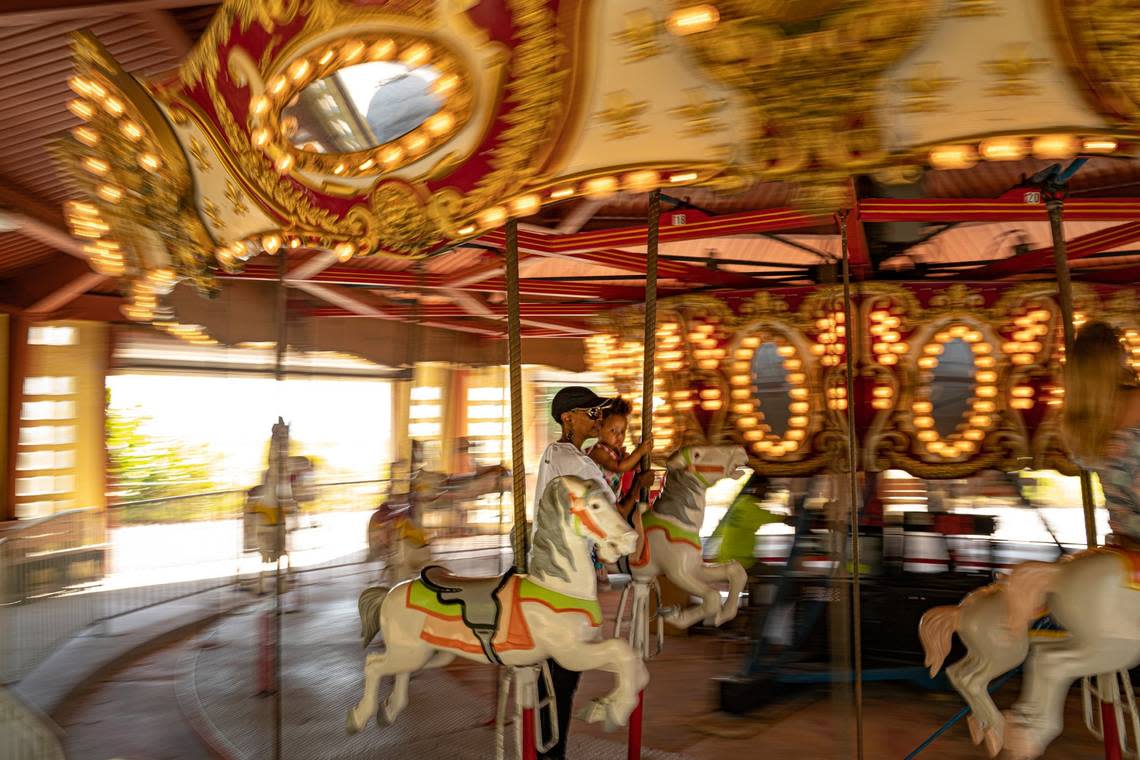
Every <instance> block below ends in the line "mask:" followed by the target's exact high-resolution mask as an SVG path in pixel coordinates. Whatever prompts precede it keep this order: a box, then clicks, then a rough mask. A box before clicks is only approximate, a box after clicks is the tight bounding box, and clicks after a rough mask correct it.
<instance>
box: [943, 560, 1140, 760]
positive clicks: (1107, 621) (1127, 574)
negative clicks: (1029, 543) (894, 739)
mask: <svg viewBox="0 0 1140 760" xmlns="http://www.w3.org/2000/svg"><path fill="white" fill-rule="evenodd" d="M1138 592H1140V555H1137V554H1134V553H1130V552H1126V551H1123V550H1119V549H1115V548H1107V549H1092V550H1089V551H1085V552H1081V553H1080V554H1076V555H1073V556H1071V557H1066V558H1063V559H1062V560H1060V561H1058V562H1054V563H1049V562H1024V563H1022V564H1020V565H1018V566H1017V567H1016V568H1014V570H1013V572H1012V573H1011V575H1010V577H1009V580H1008V581H1005V582H1003V583H1000V584H996V589H994V588H991V589H989V590H986V589H983V590H981V591H979V592H974V594H971V595H970V596H968V597H967V598H966V599H965V600H963V602H962V604H961V605H960V606H959V608H957V616H956V617H957V619H956V620H955V616H954V615H952V614H951V613H948V612H945V610H946V609H951V610H952V609H954V608H935V609H934V610H931V611H929V612H927V614H926V616H924V617H923V621H922V623H920V632H921V631H922V629H923V628H924V627H925V628H927V635H923V644H924V646H926V648H927V659H928V664H930V666H931V670H932V672H937V667H936V665H940V664H941V660H942V659H943V658H945V656H946V651H948V650H949V638H950V633H951V632H952V631H953V630H955V629H957V630H958V632H959V635H962V633H963V631H966V635H965V636H963V641H964V642H965V643H966V645H967V647H968V648H969V655H968V656H967V658H966V659H965V660H963V663H964V662H966V660H971V661H972V664H971V665H969V666H966V665H963V667H961V668H958V669H957V670H955V671H954V672H955V673H956V675H952V676H951V680H952V681H953V682H954V684H955V686H956V687H957V688H958V689H959V691H960V692H962V695H963V697H965V698H966V700H967V702H968V703H970V706H971V708H973V709H975V710H976V717H977V721H976V724H972V725H971V729H970V730H971V734H972V735H974V737H975V741H977V737H978V735H979V732H980V733H981V734H982V735H983V736H984V738H985V740H986V748H987V749H988V750H989V752H990V754H991V755H996V754H997V753H998V752H999V751H1000V750H1001V749H1002V748H1004V749H1005V750H1006V752H1007V753H1008V756H1009V757H1010V758H1012V759H1013V760H1033V758H1037V757H1040V756H1041V754H1042V753H1044V752H1045V749H1046V748H1047V747H1048V746H1049V743H1050V742H1052V741H1053V740H1054V739H1055V738H1057V736H1058V735H1059V734H1060V733H1061V728H1062V725H1063V719H1064V714H1063V713H1064V707H1065V696H1066V694H1067V693H1068V691H1069V687H1070V686H1071V685H1072V683H1073V681H1075V680H1076V679H1077V678H1080V677H1082V676H1094V675H1100V674H1108V673H1115V672H1117V671H1125V670H1129V669H1131V668H1133V667H1135V666H1136V665H1137V664H1138V663H1140V593H1138ZM1047 602H1048V604H1047ZM1046 612H1048V614H1049V615H1050V617H1051V618H1052V619H1053V620H1054V621H1055V622H1056V623H1057V624H1058V625H1059V626H1061V627H1062V628H1063V629H1064V630H1065V632H1066V633H1067V635H1065V636H1063V637H1059V638H1051V639H1047V640H1043V641H1035V642H1033V645H1032V647H1030V643H1029V624H1030V623H1031V622H1032V621H1033V620H1035V619H1037V618H1039V617H1041V616H1042V615H1044V614H1045V613H1046ZM928 618H929V622H928ZM935 631H937V635H935ZM928 640H932V641H937V642H938V643H937V644H935V645H934V647H933V649H932V648H931V646H930V645H929V644H927V641H928ZM1027 651H1028V652H1029V656H1028V660H1026V662H1025V678H1024V682H1023V683H1024V685H1023V687H1022V692H1021V698H1020V699H1019V700H1018V702H1017V704H1016V705H1015V706H1014V708H1013V710H1012V711H1009V712H1007V713H1005V714H1004V715H1001V714H999V713H998V712H997V709H996V707H994V705H993V702H992V700H990V699H989V698H988V696H987V697H985V699H982V698H981V696H980V695H981V694H984V692H985V684H986V683H987V682H988V679H989V678H992V677H994V675H996V674H997V673H1000V672H1003V671H1005V670H1009V669H1011V668H1013V667H1015V666H1016V665H1017V664H1018V663H1020V662H1021V661H1022V659H1024V658H1025V653H1026V652H1027ZM932 654H933V657H932V656H931V655H932ZM957 667H958V666H957V664H956V665H954V666H951V668H950V669H948V670H947V672H948V673H950V672H951V670H954V669H955V668H957ZM955 679H957V680H955ZM958 681H961V682H962V684H963V685H962V686H959V684H958Z"/></svg>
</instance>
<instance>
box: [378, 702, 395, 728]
mask: <svg viewBox="0 0 1140 760" xmlns="http://www.w3.org/2000/svg"><path fill="white" fill-rule="evenodd" d="M390 725H392V719H391V718H389V717H388V711H387V710H385V709H384V706H383V705H381V706H380V709H379V710H377V711H376V727H377V728H386V727H387V726H390Z"/></svg>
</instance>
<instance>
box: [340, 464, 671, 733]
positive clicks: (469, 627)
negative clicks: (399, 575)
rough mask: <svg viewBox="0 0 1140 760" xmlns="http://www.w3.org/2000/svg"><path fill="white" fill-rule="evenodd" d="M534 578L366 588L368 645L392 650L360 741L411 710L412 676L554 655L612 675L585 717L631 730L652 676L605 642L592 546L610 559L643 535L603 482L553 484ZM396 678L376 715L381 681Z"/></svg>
mask: <svg viewBox="0 0 1140 760" xmlns="http://www.w3.org/2000/svg"><path fill="white" fill-rule="evenodd" d="M534 522H535V524H534V541H533V548H532V551H531V558H530V565H529V574H528V575H517V574H515V573H513V571H508V572H507V573H506V574H505V575H503V576H501V577H491V578H474V579H470V578H456V577H454V576H451V575H449V574H447V572H446V571H445V570H444V569H443V568H441V567H431V568H428V569H426V570H424V571H423V573H422V574H421V577H420V578H418V579H415V580H410V581H404V582H402V583H399V584H397V585H396V586H395V587H394V588H392V589H391V590H389V589H387V588H384V587H375V588H369V589H366V590H365V591H364V592H363V593H362V594H361V595H360V600H359V607H360V622H361V626H362V631H361V634H362V637H363V639H364V644H365V646H367V645H368V642H370V641H371V640H372V639H373V637H375V636H376V634H377V633H379V632H381V631H383V635H384V644H385V651H384V652H382V653H373V654H369V655H367V657H366V658H365V664H364V695H363V697H362V698H361V700H360V702H359V703H357V705H356V707H355V708H353V709H352V710H350V711H349V713H348V721H347V728H348V731H349V732H350V733H355V732H356V731H359V730H360V729H361V728H363V727H364V725H365V723H366V722H367V721H368V718H369V716H371V715H372V714H373V713H374V712H376V717H377V722H379V723H383V722H391V721H393V720H395V718H396V716H397V715H399V714H400V712H401V711H402V710H403V709H404V708H405V707H406V706H407V703H408V683H409V680H410V678H411V674H412V673H413V672H415V671H418V670H423V669H426V668H438V667H442V666H444V665H446V664H448V663H449V662H451V661H452V660H453V659H455V657H456V656H461V657H466V658H467V659H470V660H474V661H476V662H492V663H496V664H502V665H506V666H508V667H512V668H523V667H528V666H534V665H538V664H540V663H542V662H543V661H545V660H546V659H548V658H550V657H553V658H554V659H555V660H556V661H557V662H558V663H559V664H560V665H562V666H563V667H564V668H568V669H570V670H578V671H582V670H607V671H610V672H612V673H614V675H615V685H614V689H613V691H611V692H610V693H609V694H608V695H606V696H605V697H603V698H601V699H599V700H595V701H594V703H592V704H591V706H590V707H589V708H587V710H586V711H585V716H584V717H585V718H586V720H588V721H590V722H601V721H605V723H606V725H607V727H612V726H618V725H625V724H626V722H627V721H628V719H629V715H630V713H631V712H633V709H634V707H636V706H637V695H638V692H639V691H640V690H641V689H643V688H644V687H645V685H646V683H648V681H649V673H648V672H647V671H646V669H645V666H644V665H643V664H642V663H641V660H640V659H638V658H637V657H636V656H635V655H634V653H633V650H632V649H630V647H629V645H628V644H626V643H625V642H624V641H618V640H615V639H603V640H599V634H600V633H601V624H602V615H601V607H600V605H599V604H598V594H597V581H596V576H595V574H594V565H593V562H592V561H591V558H590V551H589V544H590V542H593V543H594V544H596V545H597V551H598V554H599V556H600V557H602V559H603V560H604V561H608V562H616V561H617V559H618V558H619V557H620V556H622V555H624V554H627V553H629V552H630V551H632V550H633V549H634V547H635V546H636V543H637V534H636V533H635V532H634V531H633V530H631V529H630V527H629V525H628V524H627V523H626V521H625V520H624V519H622V517H621V515H620V514H618V512H617V510H616V509H614V502H613V495H612V494H611V493H610V492H609V491H608V489H606V488H604V487H603V486H602V485H601V484H598V483H593V482H588V481H583V480H580V479H578V478H573V477H562V478H556V479H555V480H553V481H551V483H550V485H549V486H548V487H547V489H546V492H545V493H544V494H543V495H542V498H541V499H540V500H539V504H538V509H537V513H536V514H535V518H534ZM385 676H395V686H394V687H393V689H392V693H391V694H390V695H389V696H388V698H387V700H386V701H385V702H384V704H383V705H382V706H381V709H380V711H379V712H377V699H378V690H379V686H380V681H381V679H382V678H384V677H385Z"/></svg>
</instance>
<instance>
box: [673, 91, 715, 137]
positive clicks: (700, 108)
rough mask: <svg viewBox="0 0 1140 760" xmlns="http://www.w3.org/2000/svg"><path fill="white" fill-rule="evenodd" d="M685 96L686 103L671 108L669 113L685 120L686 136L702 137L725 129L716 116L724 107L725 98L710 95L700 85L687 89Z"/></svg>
mask: <svg viewBox="0 0 1140 760" xmlns="http://www.w3.org/2000/svg"><path fill="white" fill-rule="evenodd" d="M685 96H686V102H685V104H684V105H680V106H677V107H676V108H670V109H669V113H670V114H672V115H673V116H674V117H676V118H678V119H680V120H681V121H682V122H684V125H685V128H684V132H685V135H686V136H688V137H700V136H701V135H707V134H712V133H713V132H719V131H721V130H722V129H723V125H722V124H721V123H720V122H719V121H718V120H717V119H716V118H715V117H716V114H717V113H718V112H719V111H720V110H721V109H723V108H724V100H722V99H720V98H710V97H708V96H707V95H706V94H705V90H704V89H703V88H700V87H691V88H689V89H687V90H685Z"/></svg>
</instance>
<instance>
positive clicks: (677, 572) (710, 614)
mask: <svg viewBox="0 0 1140 760" xmlns="http://www.w3.org/2000/svg"><path fill="white" fill-rule="evenodd" d="M692 554H693V555H695V561H694V557H693V556H687V555H682V556H680V557H675V559H676V560H677V562H676V565H675V566H674V567H672V568H670V567H666V568H665V575H666V577H668V578H669V580H671V581H673V583H675V584H677V585H678V586H679V587H680V588H681V590H682V591H686V592H688V593H689V594H692V595H694V596H699V597H700V598H701V599H702V602H701V604H694V605H692V606H691V607H686V608H685V609H684V610H682V611H681V612H680V613H678V614H677V615H676V616H674V617H672V618H669V624H670V625H674V626H676V627H678V628H688V627H690V626H692V625H694V624H696V623H697V622H698V621H700V620H706V621H708V622H710V623H716V621H717V618H718V617H719V615H720V614H721V608H720V592H718V591H717V590H716V589H715V588H713V587H712V586H710V585H709V584H708V583H706V582H705V580H704V566H703V563H702V562H701V557H700V554H699V552H697V551H696V550H692ZM663 564H666V565H667V564H668V563H663Z"/></svg>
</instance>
